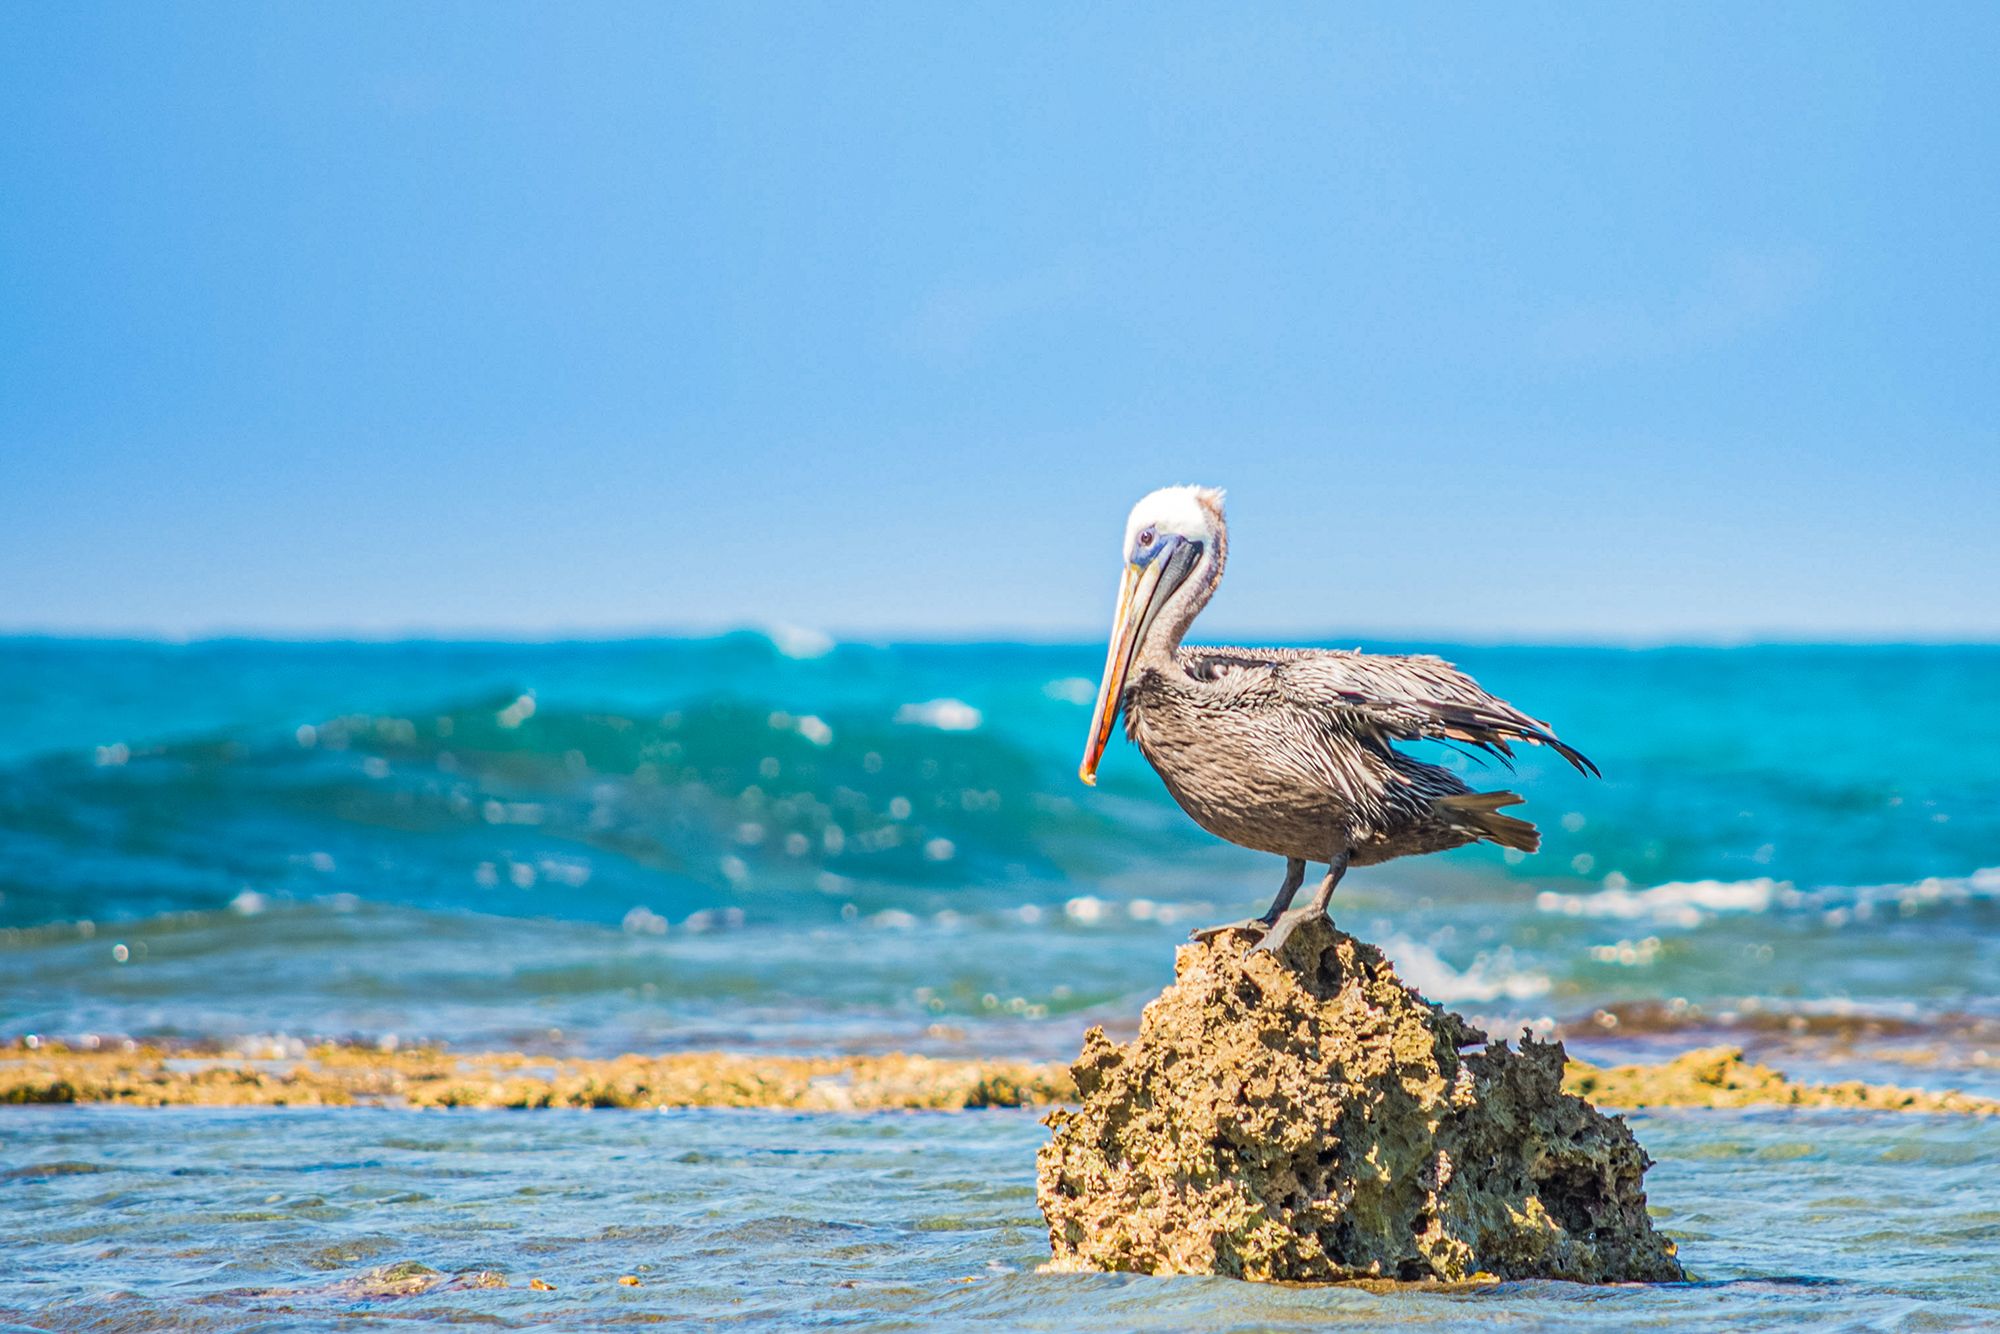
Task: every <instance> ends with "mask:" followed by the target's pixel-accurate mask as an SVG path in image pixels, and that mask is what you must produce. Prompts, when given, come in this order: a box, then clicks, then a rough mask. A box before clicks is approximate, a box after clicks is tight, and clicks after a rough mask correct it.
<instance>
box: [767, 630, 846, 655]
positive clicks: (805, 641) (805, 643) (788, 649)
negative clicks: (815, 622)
mask: <svg viewBox="0 0 2000 1334" xmlns="http://www.w3.org/2000/svg"><path fill="white" fill-rule="evenodd" d="M764 637H765V638H767V639H769V640H770V641H771V647H773V648H775V649H777V650H778V652H780V653H782V654H784V655H785V656H786V657H788V658H824V657H825V656H826V655H827V654H829V653H831V652H833V645H834V639H833V636H832V635H830V634H828V633H826V631H824V630H813V629H809V628H807V627H806V626H803V625H783V624H780V625H767V626H765V627H764Z"/></svg>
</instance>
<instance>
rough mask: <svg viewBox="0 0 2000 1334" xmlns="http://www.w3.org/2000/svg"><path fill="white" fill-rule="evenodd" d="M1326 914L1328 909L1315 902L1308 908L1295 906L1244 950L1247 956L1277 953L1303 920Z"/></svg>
mask: <svg viewBox="0 0 2000 1334" xmlns="http://www.w3.org/2000/svg"><path fill="white" fill-rule="evenodd" d="M1324 916H1326V909H1324V908H1322V907H1320V906H1319V905H1317V904H1314V905H1313V906H1311V907H1308V908H1294V909H1292V910H1291V911H1290V912H1288V913H1286V914H1284V915H1283V916H1282V917H1280V918H1278V920H1277V921H1275V922H1273V923H1272V924H1271V927H1270V929H1269V930H1267V931H1265V932H1264V934H1263V935H1262V936H1261V937H1259V938H1258V941H1257V943H1256V944H1255V945H1252V946H1251V947H1250V948H1249V949H1247V950H1245V951H1244V955H1245V957H1248V956H1249V955H1252V954H1256V953H1259V952H1262V953H1265V954H1276V953H1278V952H1279V951H1281V950H1283V949H1284V948H1285V942H1286V941H1288V940H1290V939H1291V938H1292V932H1294V931H1296V930H1298V929H1299V925H1300V924H1301V923H1303V922H1307V921H1310V920H1311V919H1312V918H1314V917H1324Z"/></svg>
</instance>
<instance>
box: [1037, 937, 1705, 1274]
mask: <svg viewBox="0 0 2000 1334" xmlns="http://www.w3.org/2000/svg"><path fill="white" fill-rule="evenodd" d="M1246 943H1247V941H1246V938H1245V937H1244V936H1241V935H1236V936H1225V937H1222V938H1220V939H1219V940H1217V941H1216V942H1215V943H1213V944H1207V945H1204V944H1192V945H1186V946H1183V947H1182V948H1181V950H1180V953H1179V955H1178V957H1177V959H1176V966H1175V973H1176V976H1175V980H1174V983H1173V985H1172V986H1170V987H1168V988H1167V990H1166V991H1165V992H1163V993H1161V995H1160V996H1159V997H1158V998H1157V999H1156V1000H1154V1001H1153V1002H1152V1004H1150V1005H1148V1006H1147V1007H1146V1012H1145V1016H1144V1018H1143V1020H1142V1021H1141V1024H1140V1029H1139V1035H1138V1037H1137V1038H1136V1039H1135V1040H1134V1041H1132V1042H1130V1043H1128V1044H1126V1045H1124V1046H1119V1045H1116V1044H1114V1043H1112V1042H1110V1041H1109V1040H1107V1039H1106V1038H1105V1037H1104V1035H1103V1033H1102V1032H1101V1031H1100V1030H1096V1029H1093V1030H1092V1031H1091V1033H1090V1034H1089V1035H1088V1036H1087V1037H1086V1038H1085V1040H1084V1049H1083V1054H1082V1055H1081V1056H1080V1057H1079V1058H1078V1060H1077V1062H1076V1064H1075V1066H1074V1067H1073V1069H1072V1073H1073V1075H1074V1077H1075V1079H1076V1084H1077V1087H1078V1090H1079V1092H1080V1095H1081V1098H1082V1105H1081V1107H1080V1108H1079V1109H1077V1110H1075V1111H1058V1112H1055V1113H1053V1114H1052V1115H1051V1116H1050V1117H1049V1118H1048V1123H1049V1124H1050V1125H1051V1126H1052V1127H1054V1130H1055V1134H1054V1137H1053V1138H1052V1139H1051V1141H1050V1142H1049V1143H1048V1144H1047V1145H1046V1146H1045V1147H1044V1148H1043V1149H1042V1152H1041V1157H1040V1179H1039V1181H1038V1183H1037V1192H1036V1193H1037V1196H1038V1198H1039V1200H1040V1203H1041V1206H1042V1212H1043V1214H1044V1215H1045V1216H1046V1217H1047V1219H1048V1222H1049V1239H1050V1245H1051V1248H1052V1250H1053V1259H1052V1261H1051V1267H1052V1268H1055V1269H1065V1270H1090V1269H1099V1270H1134V1271H1139V1272H1144V1273H1154V1274H1227V1275H1233V1276H1236V1277H1240V1278H1249V1279H1263V1280H1303V1281H1330V1280H1346V1279H1362V1278H1375V1279H1384V1278H1388V1279H1405V1280H1417V1279H1425V1280H1442V1281H1458V1280H1463V1279H1468V1278H1472V1277H1475V1276H1478V1275H1481V1274H1490V1275H1497V1276H1500V1277H1504V1278H1527V1277H1545V1278H1564V1279H1576V1280H1580V1281H1585V1282H1611V1281H1626V1280H1674V1279H1679V1278H1681V1277H1683V1275H1682V1272H1681V1267H1680V1265H1679V1263H1678V1262H1677V1261H1676V1260H1675V1259H1674V1247H1673V1244H1672V1243H1671V1242H1669V1241H1668V1240H1667V1239H1666V1238H1664V1237H1662V1236H1660V1235H1659V1234H1657V1233H1656V1232H1654V1231H1653V1227H1652V1224H1651V1222H1650V1221H1649V1220H1648V1218H1647V1216H1646V1196H1645V1191H1644V1188H1643V1185H1642V1180H1641V1178H1642V1175H1643V1173H1644V1172H1645V1169H1646V1168H1647V1167H1648V1166H1650V1162H1649V1160H1648V1159H1647V1157H1646V1155H1645V1153H1644V1151H1643V1150H1642V1149H1641V1148H1640V1147H1639V1144H1638V1142H1637V1141H1636V1140H1635V1139H1634V1138H1633V1137H1632V1134H1631V1132H1630V1131H1629V1130H1628V1129H1627V1128H1626V1126H1625V1124H1624V1122H1623V1121H1620V1120H1618V1119H1616V1118H1614V1117H1608V1116H1605V1115H1604V1114H1602V1113H1600V1112H1599V1111H1597V1110H1596V1109H1595V1108H1593V1107H1592V1106H1590V1105H1589V1104H1588V1103H1586V1102H1584V1101H1583V1100H1582V1099H1581V1098H1578V1097H1575V1096H1573V1095H1570V1094H1566V1093H1564V1092H1563V1091H1562V1088H1561V1081H1562V1075H1563V1051H1562V1047H1561V1044H1559V1043H1538V1042H1534V1041H1532V1040H1529V1039H1526V1038H1524V1039H1523V1041H1522V1046H1521V1050H1519V1051H1512V1050H1509V1049H1508V1048H1507V1047H1506V1045H1505V1044H1499V1043H1496V1044H1493V1045H1491V1046H1488V1047H1486V1048H1485V1049H1484V1050H1472V1048H1475V1047H1478V1046H1479V1044H1481V1043H1483V1042H1485V1035H1484V1034H1482V1033H1480V1032H1479V1031H1478V1030H1477V1029H1474V1028H1473V1027H1471V1026H1470V1025H1469V1024H1467V1023H1466V1022H1465V1021H1464V1020H1463V1019H1461V1018H1459V1017H1458V1016H1457V1015H1454V1014H1451V1013H1449V1012H1447V1011H1445V1010H1442V1009H1440V1008H1438V1007H1436V1006H1434V1005H1431V1004H1429V1003H1428V1002H1426V1001H1425V1000H1423V998H1422V997H1420V996H1419V995H1417V993H1415V992H1414V991H1412V990H1410V989H1409V988H1408V987H1406V986H1404V985H1403V983H1402V982H1401V981H1400V980H1399V979H1398V978H1397V977H1396V975H1395V973H1394V971H1393V970H1392V969H1391V968H1390V967H1389V964H1388V962H1387V960H1385V959H1384V958H1383V957H1382V954H1381V952H1380V951H1378V950H1376V949H1375V948H1374V947H1373V946H1371V945H1368V944H1366V943H1364V942H1362V941H1359V940H1356V939H1354V938H1353V937H1352V936H1349V935H1346V934H1344V933H1342V932H1340V931H1338V930H1336V929H1334V927H1333V926H1332V925H1331V924H1329V923H1326V922H1325V921H1324V920H1323V919H1322V920H1320V921H1316V922H1311V923H1308V924H1307V925H1305V926H1303V927H1302V928H1301V929H1299V930H1298V931H1297V932H1295V933H1294V934H1293V936H1292V938H1291V940H1290V941H1289V942H1288V943H1287V945H1286V947H1285V950H1284V952H1283V954H1282V955H1281V956H1279V957H1273V956H1271V955H1268V954H1252V955H1250V956H1248V957H1247V958H1246V957H1245V955H1244V952H1243V951H1244V946H1245V944H1246Z"/></svg>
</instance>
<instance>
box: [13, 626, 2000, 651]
mask: <svg viewBox="0 0 2000 1334" xmlns="http://www.w3.org/2000/svg"><path fill="white" fill-rule="evenodd" d="M736 635H754V636H757V637H759V638H762V639H765V640H767V641H770V642H771V643H772V644H773V645H774V646H776V647H778V648H779V649H780V651H781V652H785V653H786V655H787V656H792V657H800V658H812V657H818V656H821V655H823V654H825V653H828V652H831V651H832V650H833V649H835V648H838V647H842V646H861V647H889V646H939V647H946V646H966V647H972V646H978V645H1020V646H1024V647H1070V646H1075V645H1079V644H1094V643H1097V642H1099V641H1101V640H1102V639H1103V637H1104V636H1103V634H1102V632H1088V631H1071V630H1067V629H1061V630H1025V629H1020V628H1013V629H1008V628H1004V627H992V628H986V629H978V630H966V631H944V632H941V631H936V630H919V629H914V628H909V627H901V628H873V629H862V630H856V629H847V628H835V629H826V630H822V629H818V628H806V627H800V626H796V625H791V624H788V623H781V622H771V621H764V622H747V621H746V622H737V623H732V624H726V625H706V626H703V625H695V626H660V625H650V626H648V625H633V626H614V627H588V626H565V627H551V628H547V629H529V628H524V627H518V626H516V627H498V626H479V627H459V628H446V627H436V626H396V627H381V628H374V629H357V628H352V627H338V626H332V627H315V628H312V629H277V628H272V627H236V626H214V627H205V628H203V629H201V630H197V631H190V632H187V633H180V632H176V631H171V630H162V629H159V628H156V627H132V628H116V629H112V628H103V629H70V628H61V627H43V626H0V643H28V642H40V643H73V644H101V645H107V646H108V645H116V644H130V645H155V646H160V647H180V646H195V645H202V644H274V645H295V646H299V647H308V646H313V645H325V646H334V645H380V646H391V645H399V644H464V645H495V646H498V645H520V646H524V647H526V646H557V645H566V644H575V645H592V644H604V645H608V644H629V643H647V642H656V643H668V642H679V643H686V642H698V641H702V640H719V639H726V638H729V637H731V636H736ZM1247 640H1256V641H1261V642H1264V643H1269V644H1271V645H1274V646H1278V645H1284V646H1301V645H1346V644H1350V643H1355V644H1360V643H1368V642H1375V643H1409V644H1418V645H1433V644H1448V645H1453V646H1457V647H1465V648H1575V649H1624V650H1633V651H1638V650H1648V649H1672V648H1705V649H1738V648H1995V647H2000V630H1995V631H1986V632H1980V631H1968V632H1963V633H1922V632H1912V631H1908V630H1890V629H1854V630H1845V631H1819V630H1787V629H1781V628H1776V627H1773V628H1767V629H1763V630H1754V631H1741V632H1736V631H1697V630H1681V631H1663V632H1660V633H1646V634H1641V633H1629V634H1615V633H1613V634H1602V635H1587V634H1576V633H1567V632H1550V631H1545V632H1539V633H1537V632H1532V631H1519V632H1515V631H1509V632H1492V631H1474V630H1466V629H1461V630H1451V629H1445V628H1439V627H1431V628H1421V627H1406V628H1402V629H1395V628H1382V627H1376V628H1372V629H1355V628H1348V629H1343V630H1341V631H1339V632H1337V633H1334V632H1328V633H1311V632H1296V631H1283V632H1280V631H1261V632H1246V633H1245V634H1241V635H1229V636H1225V637H1223V638H1216V637H1213V636H1191V637H1190V638H1189V640H1188V642H1189V643H1191V644H1195V645H1200V644H1204V643H1218V644H1219V643H1223V642H1231V643H1243V642H1245V641H1247Z"/></svg>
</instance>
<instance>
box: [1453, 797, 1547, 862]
mask: <svg viewBox="0 0 2000 1334" xmlns="http://www.w3.org/2000/svg"><path fill="white" fill-rule="evenodd" d="M1523 800H1524V798H1523V797H1522V796H1521V795H1520V794H1519V793H1518V792H1465V793H1461V794H1459V795H1458V796H1453V797H1439V798H1438V799H1437V804H1438V805H1439V806H1440V807H1442V808H1443V809H1444V811H1445V814H1446V815H1447V816H1448V817H1450V818H1452V819H1453V820H1455V821H1456V822H1457V823H1459V824H1461V825H1463V826H1464V827H1465V828H1466V829H1467V830H1468V831H1469V832H1471V833H1472V835H1473V836H1474V837H1475V838H1480V839H1484V840H1485V841H1487V842H1488V843H1498V844H1499V845H1500V846H1501V847H1503V848H1517V849H1519V850H1520V851H1522V852H1534V851H1536V850H1537V849H1539V848H1540V847H1541V846H1542V835H1541V831H1540V830H1538V829H1536V828H1535V827H1534V826H1533V825H1531V824H1529V823H1528V822H1527V821H1526V820H1517V819H1515V818H1514V817H1513V816H1511V815H1502V814H1501V813H1500V808H1501V807H1502V806H1518V805H1520V804H1521V802H1522V801H1523Z"/></svg>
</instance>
